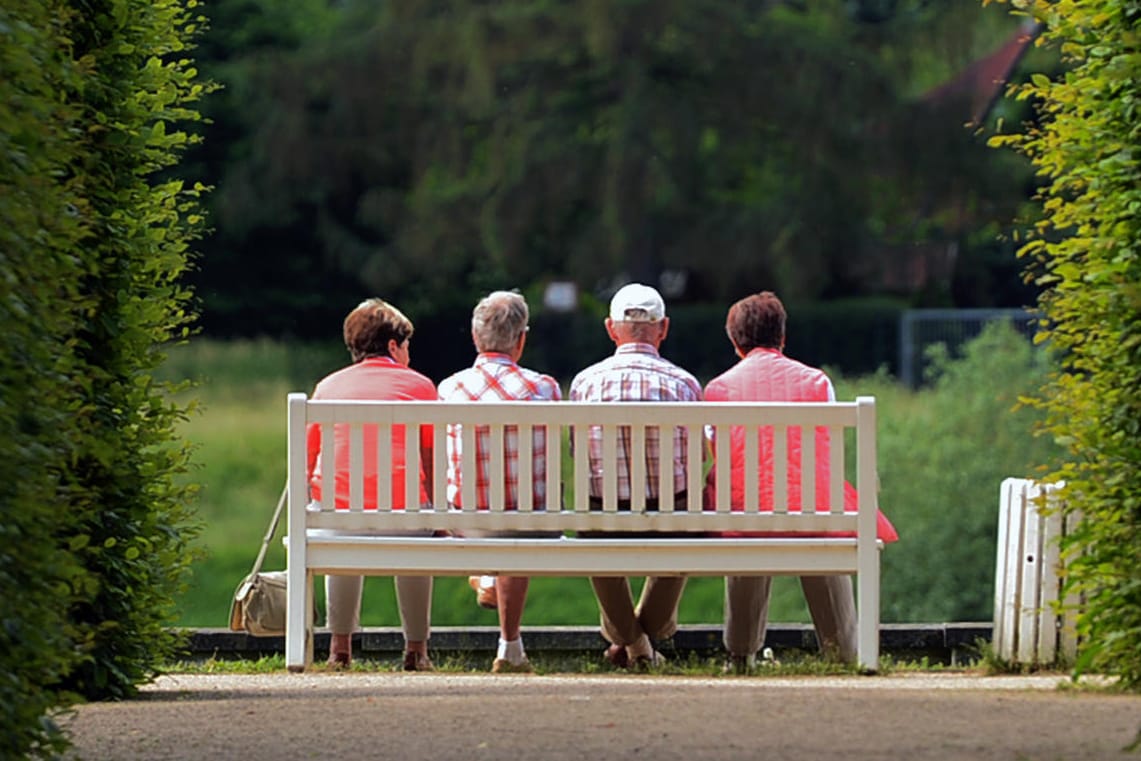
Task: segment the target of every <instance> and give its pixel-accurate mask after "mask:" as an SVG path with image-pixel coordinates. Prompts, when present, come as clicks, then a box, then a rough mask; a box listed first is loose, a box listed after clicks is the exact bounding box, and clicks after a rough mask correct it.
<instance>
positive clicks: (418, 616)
mask: <svg viewBox="0 0 1141 761" xmlns="http://www.w3.org/2000/svg"><path fill="white" fill-rule="evenodd" d="M330 533H331V534H333V535H336V533H337V532H336V531H331V532H330ZM431 534H432V532H431V531H420V530H416V531H401V532H392V533H391V534H389V536H431ZM394 581H395V585H396V607H397V608H398V609H399V611H400V627H401V629H402V630H403V631H404V641H405V642H424V641H427V639H428V635H429V632H430V631H431V620H432V577H431V576H397V577H395V579H394ZM363 587H364V577H363V576H326V577H325V622H326V624H327V625H328V627H329V631H330V632H332V633H333V634H352V633H353V632H355V631H356V630H357V629H359V628H360V625H361V591H362V589H363Z"/></svg>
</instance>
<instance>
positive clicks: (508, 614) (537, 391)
mask: <svg viewBox="0 0 1141 761" xmlns="http://www.w3.org/2000/svg"><path fill="white" fill-rule="evenodd" d="M528 317H529V314H528V310H527V302H526V301H525V300H524V299H523V297H522V296H520V295H519V294H517V293H511V292H508V291H496V292H494V293H492V294H490V295H488V296H486V297H484V298H483V299H481V300H480V302H479V303H478V304H476V307H475V310H474V311H473V312H472V316H471V337H472V341H473V342H474V343H475V348H476V351H478V352H479V354H478V356H477V357H476V358H475V364H474V365H472V366H471V367H469V368H467V369H466V370H461V371H460V372H458V373H456V374H455V375H452V376H451V377H449V378H447V379H445V380H444V381H443V382H442V383H440V386H439V389H438V391H439V397H440V399H442V400H444V401H451V402H454V401H471V402H480V401H522V400H531V399H534V400H542V401H558V400H559V399H560V398H561V393H560V391H559V385H558V383H556V382H555V380H554V378H551V377H550V376H549V375H543V374H541V373H537V372H535V371H534V370H528V369H527V368H525V367H520V366H519V364H518V362H519V358H520V357H521V356H522V355H523V346H524V344H525V343H526V341H527V320H528ZM461 433H462V432H461V426H459V425H450V426H448V437H447V444H448V502H449V503H451V504H452V505H455V506H457V507H458V506H462V505H461V501H462V486H463V478H464V477H465V475H466V476H468V477H474V478H475V493H476V503H477V504H476V507H477V508H478V509H480V510H486V509H487V508H488V498H489V491H490V490H489V488H488V463H489V461H490V459H491V453H490V451H489V450H490V442H489V438H490V437H489V435H488V432H487V430H486V428H484V429H483V430H477V431H476V455H475V460H476V465H477V468H476V472H475V473H474V474H465V473H463V472H462V471H461V467H460V465H461V462H462V459H463V449H462V447H463V439H462V436H461ZM532 436H533V440H532V449H531V453H532V460H531V465H530V467H531V468H532V471H531V472H532V474H533V475H532V494H533V495H534V496H533V503H532V507H533V508H534V509H536V510H541V509H543V508H544V507H545V506H546V504H547V483H546V478H545V473H546V467H547V437H546V432H545V431H542V430H536V431H534V432H533V433H532ZM503 439H504V440H503V459H504V495H505V500H506V503H505V504H504V506H503V507H504V509H506V510H515V509H517V508H518V506H519V433H518V430H517V429H515V428H514V427H509V428H507V429H506V431H505V435H504V437H503ZM524 467H527V465H526V464H524ZM529 582H530V580H529V579H528V578H526V577H519V576H503V577H500V578H499V579H494V578H492V577H487V578H486V579H482V580H481V578H480V577H477V576H473V577H472V586H473V587H475V588H476V589H477V592H478V594H479V595H480V598H479V599H480V604H481V605H484V606H485V607H495V608H497V609H498V611H499V630H500V636H499V650H498V653H497V655H496V658H495V662H494V663H493V664H492V667H491V670H492V671H494V672H496V673H503V672H514V673H519V672H528V671H530V670H531V666H530V664H529V663H528V661H527V655H526V653H525V652H524V650H523V638H522V636H521V634H520V622H521V621H522V619H523V605H524V603H525V601H526V599H527V587H528V585H529Z"/></svg>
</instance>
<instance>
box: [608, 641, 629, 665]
mask: <svg viewBox="0 0 1141 761" xmlns="http://www.w3.org/2000/svg"><path fill="white" fill-rule="evenodd" d="M602 657H603V658H605V659H606V660H607V661H608V662H609V663H610V665H611V666H613V667H614V668H616V669H628V668H630V656H628V655H627V654H626V646H625V645H611V646H610V647H608V648H606V652H605V653H603V654H602Z"/></svg>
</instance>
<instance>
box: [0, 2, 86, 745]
mask: <svg viewBox="0 0 1141 761" xmlns="http://www.w3.org/2000/svg"><path fill="white" fill-rule="evenodd" d="M61 10H62V6H61V4H60V3H56V2H44V0H21V1H19V2H6V3H4V4H3V6H0V188H2V190H0V272H3V273H4V275H3V277H0V324H2V325H3V326H4V329H3V331H0V757H3V758H19V757H23V756H24V755H25V754H27V753H32V752H38V753H41V754H44V755H48V754H50V753H51V752H52V751H53V750H58V749H59V748H61V747H62V742H63V738H62V737H61V736H60V734H59V732H58V729H57V728H56V726H55V725H54V724H53V723H52V722H51V721H43V722H41V717H42V716H44V715H45V714H46V713H47V712H48V710H49V709H50V708H52V707H53V706H55V705H57V704H58V703H60V702H61V700H62V699H61V697H60V696H59V695H58V693H57V691H56V689H55V685H56V684H58V682H59V680H60V679H61V678H62V677H63V676H64V675H65V674H66V673H67V672H68V671H69V670H70V669H71V668H72V667H73V666H74V664H75V663H76V661H77V657H78V654H77V652H76V651H75V650H74V649H73V647H72V643H73V635H74V634H75V632H74V629H73V628H72V627H71V626H70V625H69V623H68V616H67V610H68V605H69V603H70V601H71V600H73V599H75V598H76V597H77V596H78V593H79V590H81V589H83V588H84V587H85V585H87V584H88V583H90V582H91V581H92V579H91V576H90V575H89V574H87V573H86V572H85V571H84V570H83V569H82V567H81V566H80V564H79V563H78V562H77V560H76V558H74V557H73V556H72V555H71V553H69V552H68V548H67V546H66V545H65V544H62V543H61V542H59V541H57V536H58V537H67V536H69V535H71V534H73V533H74V531H75V527H76V525H77V524H78V522H79V516H78V515H77V513H76V512H75V511H74V510H71V509H68V505H67V504H66V503H64V504H61V503H60V499H59V493H58V486H57V478H58V474H59V473H60V472H62V471H63V470H64V469H65V468H66V465H67V463H68V461H69V460H70V459H71V458H72V456H73V455H74V454H75V450H74V447H73V446H72V442H71V441H70V440H69V439H68V438H66V437H62V436H60V435H59V432H60V431H66V430H68V427H69V418H70V414H69V411H68V410H69V408H70V407H71V406H72V405H73V403H74V401H75V398H76V396H75V394H74V391H73V390H72V389H71V388H69V387H68V386H67V384H64V383H61V382H60V380H61V377H63V376H67V375H68V374H70V373H71V372H72V369H73V368H72V365H71V362H70V359H69V353H70V351H69V347H68V333H69V330H70V326H71V314H70V312H69V310H68V309H67V308H61V303H63V304H66V303H67V302H68V301H70V300H72V299H78V296H79V294H78V288H76V283H77V282H78V281H79V277H80V262H79V260H78V259H77V258H76V257H74V256H73V255H72V252H73V251H74V250H75V249H76V247H77V246H78V242H79V240H80V239H81V237H82V236H83V235H84V234H85V227H86V226H85V220H84V219H83V218H82V216H81V214H80V213H79V210H80V209H81V208H82V207H83V199H82V196H81V192H80V190H81V189H80V188H79V187H78V185H77V184H76V183H72V182H67V181H64V180H63V178H65V177H67V174H68V167H69V166H70V165H71V164H72V163H73V162H74V161H75V160H76V157H77V155H78V146H77V145H76V144H75V143H74V142H73V141H71V140H69V138H68V130H69V127H70V126H71V125H72V124H74V123H75V120H76V118H77V110H76V108H75V107H74V105H73V104H68V103H64V102H61V101H60V99H59V98H57V97H56V93H58V92H59V91H61V90H62V89H63V88H65V87H70V86H73V85H74V83H75V81H76V78H77V76H78V73H77V72H76V70H75V67H74V66H73V63H72V61H70V60H69V59H68V57H67V56H65V55H63V51H64V46H65V40H64V33H65V29H64V28H63V25H61V24H59V23H58V22H57V18H58V15H57V14H59V13H60V12H61Z"/></svg>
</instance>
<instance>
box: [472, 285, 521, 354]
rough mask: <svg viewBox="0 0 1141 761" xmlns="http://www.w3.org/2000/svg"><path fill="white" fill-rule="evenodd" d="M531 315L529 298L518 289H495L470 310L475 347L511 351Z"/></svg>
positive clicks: (483, 350) (479, 349)
mask: <svg viewBox="0 0 1141 761" xmlns="http://www.w3.org/2000/svg"><path fill="white" fill-rule="evenodd" d="M529 317H530V313H529V311H528V309H527V301H526V300H525V299H524V298H523V297H522V296H520V295H519V294H518V293H514V292H512V291H494V292H492V293H489V294H487V295H486V296H484V297H483V298H482V299H480V300H479V303H478V304H476V305H475V309H474V310H472V313H471V334H472V338H473V339H474V340H475V348H476V350H478V351H480V352H485V351H494V352H500V353H503V354H506V353H508V352H510V351H511V350H512V349H514V348H515V344H516V343H518V341H519V336H521V335H522V334H523V331H525V330H526V329H527V320H528V318H529Z"/></svg>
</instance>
